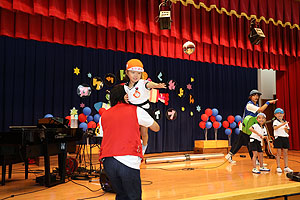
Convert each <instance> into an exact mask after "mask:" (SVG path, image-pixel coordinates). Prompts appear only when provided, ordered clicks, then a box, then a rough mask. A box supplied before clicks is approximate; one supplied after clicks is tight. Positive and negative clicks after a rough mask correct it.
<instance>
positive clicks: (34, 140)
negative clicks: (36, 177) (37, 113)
mask: <svg viewBox="0 0 300 200" xmlns="http://www.w3.org/2000/svg"><path fill="white" fill-rule="evenodd" d="M82 135H83V131H82V129H79V128H69V127H67V126H65V125H57V124H56V125H55V124H51V125H50V126H49V125H48V126H47V124H43V123H39V126H11V127H10V129H9V131H8V132H0V164H1V166H2V182H1V184H2V185H5V174H6V166H7V165H9V178H11V171H12V164H15V163H21V162H24V163H25V179H27V178H28V158H34V157H38V156H43V157H44V167H45V176H43V177H42V178H40V180H42V181H43V183H44V185H45V186H46V187H51V186H54V185H57V184H60V183H63V182H65V164H66V157H67V152H75V151H76V141H78V140H81V139H82ZM52 155H58V168H59V179H57V178H55V177H53V175H52V174H51V173H50V156H52Z"/></svg>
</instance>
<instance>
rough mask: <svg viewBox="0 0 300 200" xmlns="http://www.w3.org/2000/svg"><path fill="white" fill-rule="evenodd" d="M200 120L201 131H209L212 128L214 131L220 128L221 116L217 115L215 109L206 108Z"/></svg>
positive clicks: (217, 112)
mask: <svg viewBox="0 0 300 200" xmlns="http://www.w3.org/2000/svg"><path fill="white" fill-rule="evenodd" d="M209 119H210V121H209ZM201 120H202V121H201V122H200V123H199V126H200V128H202V129H205V128H207V129H210V128H211V127H214V128H215V129H219V128H221V120H222V116H221V115H219V111H218V109H216V108H213V109H210V108H207V109H206V110H205V113H204V114H202V115H201Z"/></svg>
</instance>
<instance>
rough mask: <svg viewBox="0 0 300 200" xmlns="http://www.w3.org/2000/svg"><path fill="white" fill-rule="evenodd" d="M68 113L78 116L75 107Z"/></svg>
mask: <svg viewBox="0 0 300 200" xmlns="http://www.w3.org/2000/svg"><path fill="white" fill-rule="evenodd" d="M70 111H71V113H70V115H78V113H77V111H78V110H76V108H75V107H73V108H72V110H70Z"/></svg>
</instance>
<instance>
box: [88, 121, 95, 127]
mask: <svg viewBox="0 0 300 200" xmlns="http://www.w3.org/2000/svg"><path fill="white" fill-rule="evenodd" d="M88 128H96V122H94V121H90V122H89V123H88Z"/></svg>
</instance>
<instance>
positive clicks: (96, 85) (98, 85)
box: [91, 77, 104, 91]
mask: <svg viewBox="0 0 300 200" xmlns="http://www.w3.org/2000/svg"><path fill="white" fill-rule="evenodd" d="M103 86H104V85H103V80H102V78H100V77H93V78H92V80H91V87H92V88H93V89H94V90H98V91H99V90H101V89H102V88H103Z"/></svg>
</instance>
